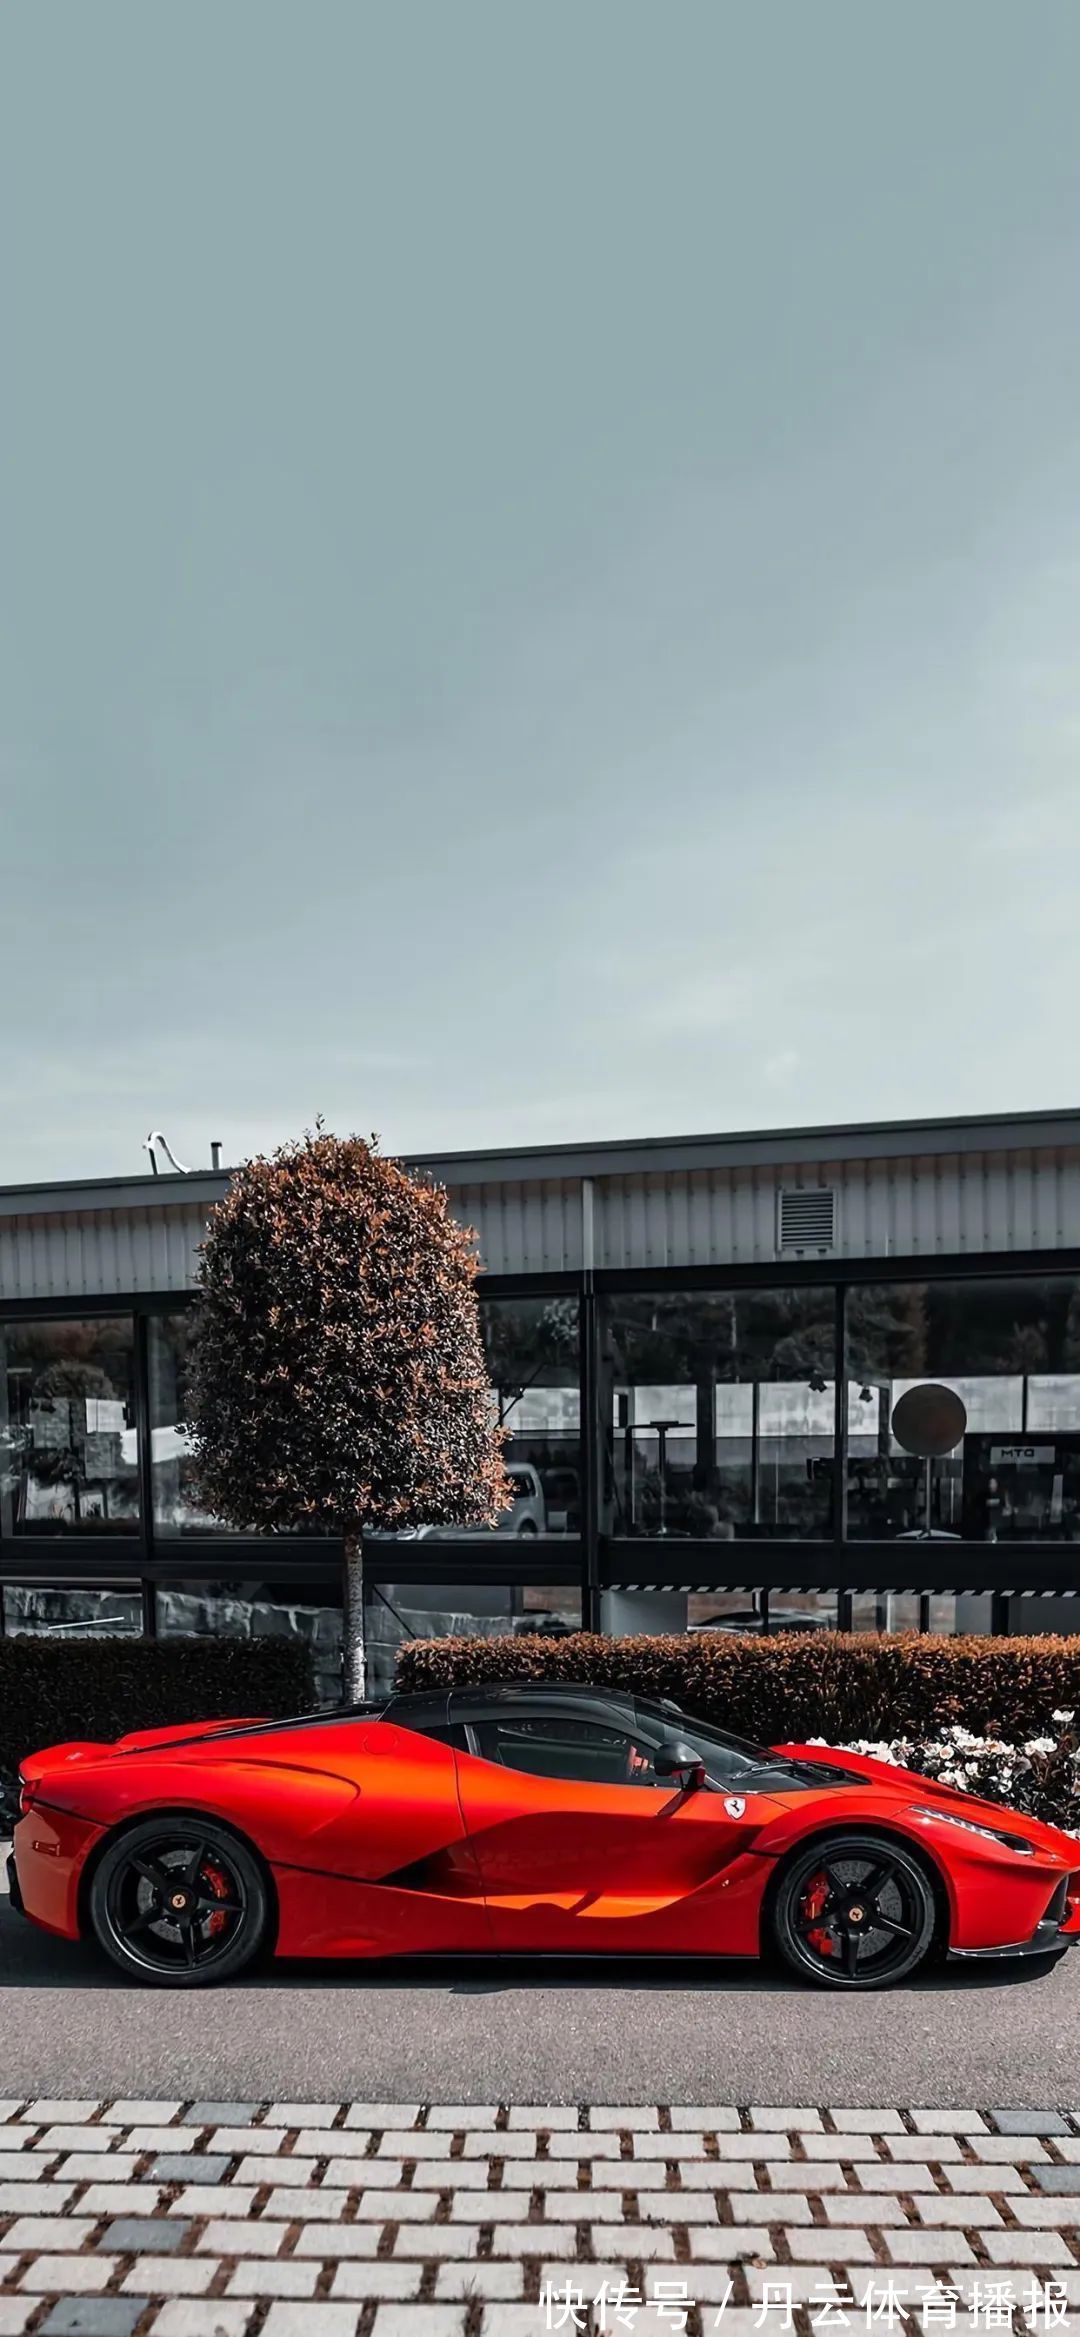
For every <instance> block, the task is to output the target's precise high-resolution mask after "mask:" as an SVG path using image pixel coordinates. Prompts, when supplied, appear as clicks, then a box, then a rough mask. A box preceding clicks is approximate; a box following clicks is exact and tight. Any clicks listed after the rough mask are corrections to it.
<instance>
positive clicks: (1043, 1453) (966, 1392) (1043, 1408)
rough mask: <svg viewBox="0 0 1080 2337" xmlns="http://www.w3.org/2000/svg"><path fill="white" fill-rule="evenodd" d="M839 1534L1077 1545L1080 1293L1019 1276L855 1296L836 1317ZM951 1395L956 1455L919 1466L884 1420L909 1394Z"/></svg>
mask: <svg viewBox="0 0 1080 2337" xmlns="http://www.w3.org/2000/svg"><path fill="white" fill-rule="evenodd" d="M846 1344H847V1371H848V1532H849V1534H851V1535H856V1536H857V1535H867V1536H875V1537H877V1538H881V1539H886V1538H890V1539H891V1538H893V1537H896V1536H903V1535H909V1536H911V1535H917V1534H922V1533H925V1531H926V1529H927V1525H928V1524H929V1528H930V1531H931V1532H932V1533H934V1534H935V1535H938V1536H941V1535H946V1536H950V1537H953V1538H957V1539H962V1540H966V1541H1002V1540H1017V1539H1023V1540H1040V1541H1072V1540H1080V1283H1078V1282H1077V1280H1076V1278H1075V1277H1074V1276H1072V1275H1040V1276H1035V1275H1031V1276H1027V1275H1023V1276H1021V1275H1018V1276H1016V1277H1015V1278H1013V1277H1010V1278H1008V1279H1005V1278H1002V1279H991V1278H990V1277H988V1276H987V1277H982V1276H977V1277H973V1278H972V1279H971V1280H970V1281H963V1282H910V1283H893V1284H883V1285H880V1286H873V1287H865V1288H862V1289H853V1290H851V1291H850V1292H849V1294H848V1299H847V1307H846ZM928 1380H932V1381H937V1382H940V1383H943V1384H944V1385H945V1386H947V1387H951V1388H954V1389H955V1390H956V1393H957V1394H958V1395H959V1396H960V1397H961V1399H962V1401H963V1403H964V1406H965V1409H966V1412H967V1431H966V1433H965V1435H964V1438H963V1441H962V1443H961V1444H960V1446H959V1447H958V1449H957V1451H956V1452H955V1453H952V1454H950V1455H948V1456H947V1458H945V1459H943V1460H939V1461H935V1463H934V1465H933V1469H932V1471H931V1480H930V1514H929V1519H928V1518H927V1511H926V1472H925V1468H924V1465H923V1463H922V1461H921V1460H919V1459H917V1458H916V1457H915V1456H913V1455H911V1454H907V1453H904V1452H902V1451H901V1449H900V1447H899V1446H898V1444H897V1442H896V1439H895V1437H894V1436H893V1434H892V1425H891V1423H892V1414H893V1410H894V1408H895V1406H896V1404H897V1402H898V1401H899V1398H900V1397H901V1395H903V1394H905V1393H906V1391H907V1390H908V1388H911V1387H915V1386H918V1385H920V1384H921V1383H924V1382H926V1381H928Z"/></svg>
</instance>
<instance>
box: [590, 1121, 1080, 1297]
mask: <svg viewBox="0 0 1080 2337" xmlns="http://www.w3.org/2000/svg"><path fill="white" fill-rule="evenodd" d="M799 1184H802V1185H804V1186H814V1185H819V1184H820V1185H823V1186H828V1187H830V1188H831V1189H832V1190H834V1191H835V1193H836V1196H837V1227H836V1245H835V1248H834V1250H833V1251H832V1253H831V1255H832V1256H834V1257H837V1258H852V1259H854V1258H883V1257H915V1258H918V1257H940V1256H954V1255H955V1256H963V1255H965V1254H967V1255H970V1256H978V1255H979V1254H980V1252H982V1253H986V1252H989V1251H995V1250H1017V1251H1020V1250H1055V1249H1063V1248H1074V1247H1078V1246H1080V1151H1069V1152H1064V1151H1062V1152H1044V1153H1035V1152H1030V1151H1024V1150H1017V1151H1015V1152H1002V1153H988V1154H979V1153H975V1154H971V1153H966V1154H948V1153H943V1154H939V1155H936V1156H935V1155H931V1156H927V1157H925V1158H924V1157H921V1156H915V1157H913V1158H911V1159H908V1160H902V1159H900V1160H885V1161H877V1160H866V1161H851V1162H846V1161H845V1162H837V1161H829V1162H823V1163H819V1162H817V1161H801V1162H800V1163H798V1165H797V1166H793V1165H791V1164H790V1163H785V1165H784V1166H783V1167H777V1168H771V1169H770V1168H752V1169H751V1168H748V1169H736V1170H730V1171H722V1170H708V1169H697V1170H693V1171H691V1172H689V1173H686V1174H680V1173H678V1172H673V1173H671V1174H668V1175H658V1176H654V1177H644V1178H635V1179H634V1180H633V1181H632V1182H631V1181H630V1180H629V1179H625V1178H617V1179H616V1178H612V1179H610V1180H609V1181H604V1180H598V1181H597V1182H596V1184H595V1187H594V1191H595V1204H594V1225H595V1241H596V1264H597V1266H598V1267H609V1268H619V1267H624V1268H625V1267H641V1268H645V1269H646V1270H647V1269H648V1268H649V1267H653V1266H655V1267H661V1266H682V1265H686V1266H721V1265H746V1264H751V1263H753V1264H759V1265H764V1264H768V1263H770V1262H771V1261H772V1260H773V1259H775V1258H776V1238H777V1233H776V1229H777V1205H778V1196H779V1194H780V1192H781V1190H783V1189H788V1188H791V1187H797V1186H798V1185H799ZM777 1263H778V1264H779V1261H777Z"/></svg>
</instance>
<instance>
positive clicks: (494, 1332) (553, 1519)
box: [377, 1298, 582, 1542]
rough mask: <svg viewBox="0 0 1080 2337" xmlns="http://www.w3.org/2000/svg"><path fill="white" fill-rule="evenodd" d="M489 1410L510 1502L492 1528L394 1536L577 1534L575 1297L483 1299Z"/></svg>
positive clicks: (419, 1529) (413, 1529) (487, 1538)
mask: <svg viewBox="0 0 1080 2337" xmlns="http://www.w3.org/2000/svg"><path fill="white" fill-rule="evenodd" d="M480 1329H481V1334H482V1337H483V1342H484V1358H485V1361H486V1363H487V1368H488V1375H489V1377H490V1380H491V1403H492V1409H493V1411H494V1412H495V1415H496V1417H497V1419H498V1422H499V1425H500V1427H501V1428H505V1430H506V1443H505V1445H504V1447H503V1452H504V1458H505V1461H506V1467H507V1473H508V1475H509V1478H510V1486H511V1491H512V1494H513V1502H512V1505H511V1507H510V1508H509V1509H508V1510H504V1511H503V1513H502V1515H501V1516H500V1518H499V1521H498V1524H497V1525H496V1526H450V1525H445V1526H427V1525H417V1526H409V1527H406V1528H404V1529H403V1530H402V1532H401V1533H399V1534H394V1535H385V1536H384V1535H380V1536H378V1537H377V1538H378V1539H380V1540H393V1541H442V1542H448V1541H455V1542H456V1541H462V1540H465V1541H476V1540H479V1541H482V1542H491V1541H492V1540H493V1539H495V1538H498V1539H500V1540H503V1539H505V1538H506V1537H509V1538H510V1539H511V1540H514V1541H534V1540H537V1539H539V1538H540V1537H541V1536H548V1535H552V1534H573V1535H580V1533H581V1530H582V1527H581V1380H580V1362H579V1338H578V1305H577V1300H576V1298H548V1299H544V1298H482V1299H481V1301H480Z"/></svg>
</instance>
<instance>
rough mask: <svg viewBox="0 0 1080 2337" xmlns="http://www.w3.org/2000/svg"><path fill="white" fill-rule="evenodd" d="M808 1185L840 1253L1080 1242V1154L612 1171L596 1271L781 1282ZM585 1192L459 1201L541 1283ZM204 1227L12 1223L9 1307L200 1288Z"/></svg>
mask: <svg viewBox="0 0 1080 2337" xmlns="http://www.w3.org/2000/svg"><path fill="white" fill-rule="evenodd" d="M800 1183H801V1184H803V1185H804V1186H815V1185H818V1184H821V1185H824V1186H828V1187H830V1188H831V1189H833V1190H835V1192H836V1195H837V1217H836V1228H837V1239H836V1247H835V1249H834V1251H833V1252H832V1255H833V1256H834V1257H836V1258H838V1259H839V1258H846V1259H851V1260H854V1259H858V1258H883V1257H911V1258H919V1257H934V1256H946V1255H950V1256H951V1255H958V1256H959V1255H964V1254H967V1255H969V1256H972V1257H977V1256H979V1255H980V1254H981V1253H983V1254H984V1253H986V1252H989V1251H1009V1250H1012V1251H1029V1250H1041V1251H1044V1252H1046V1251H1052V1250H1055V1249H1061V1248H1064V1247H1070V1248H1080V1148H1078V1149H1076V1150H1068V1151H1064V1150H1062V1151H1053V1152H1052V1151H1049V1150H1047V1151H1043V1152H1031V1151H1027V1150H1023V1149H1020V1148H1017V1149H1016V1150H1015V1151H1011V1152H998V1153H987V1154H979V1153H964V1154H940V1155H936V1156H935V1155H926V1156H916V1157H912V1158H909V1159H906V1160H904V1159H896V1160H889V1159H886V1160H859V1161H852V1162H839V1163H838V1162H835V1161H830V1162H823V1163H818V1162H816V1161H803V1162H801V1163H799V1164H798V1165H797V1166H793V1165H792V1164H790V1163H785V1164H783V1165H782V1166H779V1165H778V1166H774V1167H767V1166H764V1167H763V1166H754V1167H750V1166H747V1167H740V1168H732V1169H713V1170H710V1169H694V1170H690V1171H677V1170H673V1171H670V1172H668V1173H659V1172H658V1173H656V1174H654V1175H651V1176H645V1175H643V1176H634V1177H610V1178H598V1179H596V1180H594V1185H593V1196H594V1210H593V1222H594V1262H595V1264H596V1266H597V1267H598V1268H600V1269H603V1268H618V1267H633V1268H637V1269H640V1270H643V1271H645V1272H648V1271H649V1270H651V1269H653V1268H657V1269H659V1268H662V1267H673V1268H678V1267H679V1266H720V1267H722V1266H725V1265H749V1264H759V1265H771V1264H775V1265H776V1268H777V1272H778V1274H780V1273H782V1272H783V1263H782V1261H781V1260H780V1259H778V1258H777V1254H776V1242H777V1202H778V1195H779V1193H780V1191H781V1189H782V1188H788V1187H797V1186H798V1185H799V1184H800ZM581 1194H582V1188H581V1185H580V1183H579V1181H578V1180H577V1179H576V1178H565V1179H546V1180H537V1181H534V1182H526V1183H520V1182H519V1183H515V1182H511V1181H507V1182H505V1183H495V1182H492V1183H486V1184H482V1185H472V1186H460V1187H458V1188H456V1189H454V1190H452V1191H451V1192H450V1196H449V1198H450V1205H451V1208H452V1209H453V1212H454V1215H455V1216H456V1217H457V1218H458V1220H459V1222H460V1223H463V1224H466V1225H471V1226H473V1227H474V1228H475V1230H476V1234H477V1237H478V1241H479V1248H480V1255H481V1258H482V1260H483V1263H484V1266H485V1268H486V1270H487V1272H488V1273H490V1274H522V1275H528V1274H550V1273H567V1272H570V1273H576V1272H578V1271H580V1268H581V1265H582V1198H581ZM203 1227H204V1207H203V1205H202V1204H200V1203H197V1202H195V1201H194V1200H192V1201H189V1202H188V1203H187V1205H186V1206H185V1205H182V1204H180V1203H179V1201H178V1202H177V1204H176V1205H173V1204H172V1203H171V1202H170V1203H169V1204H168V1205H166V1206H157V1207H153V1206H146V1207H144V1206H139V1207H137V1208H132V1207H128V1208H125V1209H115V1210H87V1211H81V1212H80V1211H76V1210H72V1211H70V1212H63V1213H60V1214H53V1215H46V1214H42V1215H40V1216H36V1217H35V1216H32V1215H27V1216H19V1217H7V1218H3V1219H0V1303H2V1302H3V1300H4V1299H5V1298H6V1299H28V1298H52V1299H62V1298H71V1299H73V1300H76V1299H78V1298H80V1297H85V1298H103V1297H109V1296H111V1295H113V1294H117V1293H121V1292H128V1291H130V1292H135V1291H147V1292H151V1291H169V1290H184V1289H187V1288H188V1287H190V1285H191V1283H192V1282H193V1280H194V1275H195V1264H196V1258H195V1253H196V1249H197V1246H198V1243H199V1242H200V1241H201V1240H202V1235H203Z"/></svg>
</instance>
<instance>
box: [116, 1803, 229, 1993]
mask: <svg viewBox="0 0 1080 2337" xmlns="http://www.w3.org/2000/svg"><path fill="white" fill-rule="evenodd" d="M88 1912H89V1916H90V1922H91V1924H92V1926H93V1930H94V1936H95V1938H96V1939H97V1940H98V1941H99V1943H100V1945H101V1946H102V1947H103V1948H104V1950H105V1953H106V1955H107V1956H109V1957H111V1959H112V1962H113V1963H114V1964H118V1965H119V1967H120V1970H121V1971H122V1972H126V1973H127V1975H128V1977H129V1978H131V1979H135V1980H142V1981H144V1982H145V1983H146V1985H147V1986H149V1987H156V1988H206V1987H209V1986H211V1985H212V1984H213V1983H214V1982H215V1981H220V1980H233V1979H235V1978H236V1975H237V1973H238V1972H242V1971H243V1970H244V1968H245V1966H246V1965H248V1964H250V1963H251V1961H252V1959H253V1957H254V1956H255V1955H257V1953H258V1951H259V1948H260V1947H261V1946H262V1944H263V1942H264V1940H265V1938H266V1936H267V1932H268V1928H269V1914H270V1900H269V1892H268V1889H267V1885H266V1882H265V1879H264V1877H263V1873H262V1869H261V1867H260V1865H259V1861H258V1859H257V1858H256V1857H255V1854H254V1852H253V1851H252V1850H250V1849H249V1848H248V1847H247V1845H246V1843H244V1842H242V1841H241V1840H240V1838H239V1836H238V1835H236V1834H233V1833H230V1831H229V1829H228V1827H226V1826H221V1825H218V1824H217V1823H216V1822H215V1820H214V1819H213V1818H202V1817H200V1816H199V1815H198V1814H197V1813H196V1812H193V1813H192V1814H190V1815H187V1814H185V1813H184V1812H183V1811H180V1812H178V1813H177V1814H175V1815H170V1816H168V1817H162V1818H144V1819H143V1820H142V1821H141V1823H140V1824H139V1825H137V1826H129V1827H128V1828H127V1829H126V1831H125V1832H124V1833H122V1834H117V1835H116V1836H115V1838H114V1840H113V1841H111V1842H110V1843H109V1844H108V1846H107V1848H106V1850H105V1851H104V1853H103V1855H102V1857H101V1858H100V1860H99V1861H98V1864H97V1866H96V1867H95V1869H94V1873H93V1876H92V1878H91V1882H90V1891H89V1900H88Z"/></svg>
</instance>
